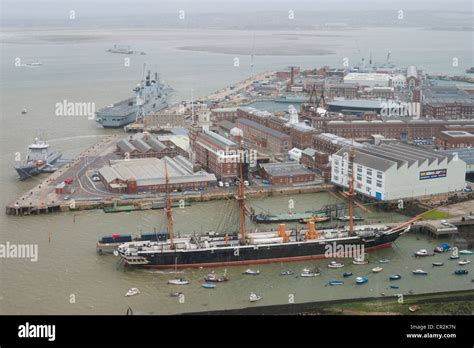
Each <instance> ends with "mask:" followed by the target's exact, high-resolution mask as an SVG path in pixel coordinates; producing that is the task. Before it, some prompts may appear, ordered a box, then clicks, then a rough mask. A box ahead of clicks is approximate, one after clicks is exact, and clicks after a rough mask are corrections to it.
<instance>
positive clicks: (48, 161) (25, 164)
mask: <svg viewBox="0 0 474 348" xmlns="http://www.w3.org/2000/svg"><path fill="white" fill-rule="evenodd" d="M61 157H62V153H60V152H58V151H55V150H51V149H50V148H49V144H48V143H47V142H46V141H44V140H43V139H41V138H38V137H37V138H35V142H34V143H33V144H31V145H30V146H28V151H27V153H26V160H25V161H20V162H18V163H17V164H16V165H15V169H16V171H17V173H18V176H19V179H20V180H26V179H28V178H31V177H32V176H35V175H38V174H40V173H52V172H54V171H55V170H56V169H57V168H56V167H53V164H54V163H56V161H57V160H58V159H60V158H61Z"/></svg>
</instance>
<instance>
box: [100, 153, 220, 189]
mask: <svg viewBox="0 0 474 348" xmlns="http://www.w3.org/2000/svg"><path fill="white" fill-rule="evenodd" d="M165 161H166V167H167V168H166V169H167V171H168V177H169V182H170V184H175V183H185V182H197V181H215V180H216V176H215V175H214V174H209V173H207V172H204V171H200V172H197V173H193V171H192V164H191V163H190V162H189V161H188V160H187V159H186V158H184V157H182V156H176V157H175V158H169V157H163V158H162V159H158V158H139V159H130V160H115V161H110V166H105V167H102V168H101V169H100V170H99V173H100V174H101V175H102V176H103V177H104V179H105V180H106V181H107V182H111V181H112V180H114V179H120V180H122V181H126V180H129V179H134V180H136V182H137V185H139V186H143V185H162V184H165V183H166V171H165Z"/></svg>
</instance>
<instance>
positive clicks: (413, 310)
mask: <svg viewBox="0 0 474 348" xmlns="http://www.w3.org/2000/svg"><path fill="white" fill-rule="evenodd" d="M419 309H420V307H419V306H417V305H413V306H410V307H408V310H409V311H410V312H416V311H417V310H419Z"/></svg>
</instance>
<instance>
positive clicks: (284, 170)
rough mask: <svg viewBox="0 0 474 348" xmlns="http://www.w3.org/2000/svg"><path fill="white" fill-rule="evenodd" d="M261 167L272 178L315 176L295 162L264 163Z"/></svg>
mask: <svg viewBox="0 0 474 348" xmlns="http://www.w3.org/2000/svg"><path fill="white" fill-rule="evenodd" d="M260 166H261V167H262V168H263V169H264V170H265V171H266V172H267V173H268V174H269V175H271V176H293V175H304V174H313V172H311V171H310V170H308V169H306V168H305V167H304V166H303V165H301V164H299V163H293V162H281V163H262V164H260Z"/></svg>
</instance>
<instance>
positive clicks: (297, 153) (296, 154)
mask: <svg viewBox="0 0 474 348" xmlns="http://www.w3.org/2000/svg"><path fill="white" fill-rule="evenodd" d="M302 153H303V150H301V149H298V148H297V147H294V148H292V149H291V150H290V151H288V159H289V160H290V161H296V162H298V163H299V162H300V159H301V155H302Z"/></svg>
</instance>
